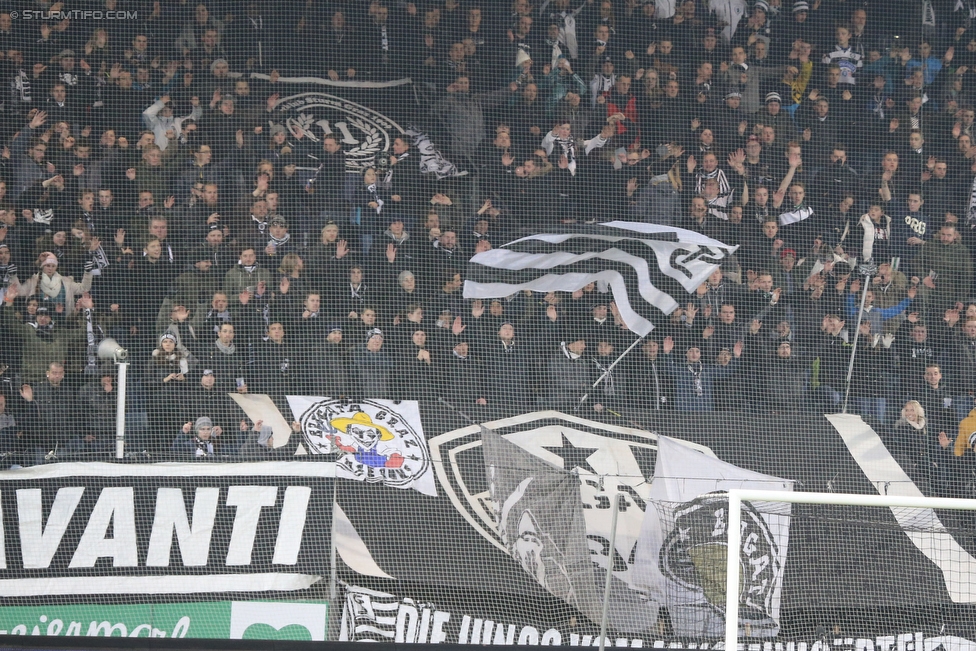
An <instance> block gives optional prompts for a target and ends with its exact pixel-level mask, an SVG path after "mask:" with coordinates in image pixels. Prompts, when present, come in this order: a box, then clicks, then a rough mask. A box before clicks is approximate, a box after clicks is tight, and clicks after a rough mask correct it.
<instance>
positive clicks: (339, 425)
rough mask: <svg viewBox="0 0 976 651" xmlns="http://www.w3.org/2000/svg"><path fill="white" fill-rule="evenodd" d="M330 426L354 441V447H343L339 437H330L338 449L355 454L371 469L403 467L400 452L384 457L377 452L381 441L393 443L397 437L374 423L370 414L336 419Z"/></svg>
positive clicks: (357, 414) (362, 413)
mask: <svg viewBox="0 0 976 651" xmlns="http://www.w3.org/2000/svg"><path fill="white" fill-rule="evenodd" d="M329 424H330V425H331V426H332V427H334V428H335V429H337V430H338V431H340V432H342V433H343V434H346V435H348V436H349V438H351V439H352V440H353V441H354V445H343V444H342V443H341V442H340V441H339V437H338V436H337V435H335V436H331V437H330V438H331V439H332V442H333V443H335V445H336V447H338V448H339V449H340V450H342V451H343V452H349V453H351V454H353V455H354V456H355V458H356V461H358V462H359V463H362V464H364V465H367V466H370V467H371V468H399V467H401V466H402V465H403V455H402V454H400V453H399V452H393V453H391V454H389V455H384V454H381V453H380V452H379V451H377V450H376V445H377V444H378V443H379V442H380V441H392V440H393V439H394V438H395V437H394V436H393V432H391V431H390V430H388V429H387V428H385V427H383V426H382V425H377V424H376V423H374V422H373V419H372V418H370V416H369V414H367V413H365V412H362V411H360V412H356V414H355V415H353V417H352V418H336V419H334V420H332V421H330V422H329Z"/></svg>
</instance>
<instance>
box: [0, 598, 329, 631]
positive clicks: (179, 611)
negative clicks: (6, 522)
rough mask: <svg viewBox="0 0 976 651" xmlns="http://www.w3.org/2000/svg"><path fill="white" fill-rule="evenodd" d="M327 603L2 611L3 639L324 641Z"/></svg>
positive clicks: (0, 627)
mask: <svg viewBox="0 0 976 651" xmlns="http://www.w3.org/2000/svg"><path fill="white" fill-rule="evenodd" d="M327 622H328V602H325V601H287V602H286V601H205V602H189V603H179V604H175V603H169V604H131V605H64V606H16V607H6V608H3V607H0V635H62V636H69V635H70V636H86V637H177V638H183V637H185V638H209V639H222V640H312V641H324V640H325V639H326V627H327Z"/></svg>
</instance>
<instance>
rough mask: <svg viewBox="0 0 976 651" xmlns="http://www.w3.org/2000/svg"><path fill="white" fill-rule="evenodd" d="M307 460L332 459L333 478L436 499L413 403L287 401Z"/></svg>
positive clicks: (310, 398)
mask: <svg viewBox="0 0 976 651" xmlns="http://www.w3.org/2000/svg"><path fill="white" fill-rule="evenodd" d="M288 405H289V407H291V411H292V413H293V414H294V416H295V420H296V421H298V423H300V424H301V426H302V437H303V441H302V442H303V444H304V447H305V450H306V451H307V452H308V454H323V455H329V456H332V457H335V462H336V476H337V477H342V478H345V479H353V480H356V481H362V482H366V483H368V484H382V485H384V486H389V487H391V488H409V489H413V490H416V491H418V492H421V493H423V494H425V495H431V496H436V495H437V489H436V487H435V486H434V473H433V470H432V469H431V463H430V453H429V452H428V451H427V441H426V439H425V437H424V428H423V425H422V423H421V421H420V408H419V406H418V404H417V402H416V401H410V400H407V401H403V402H396V403H395V402H391V401H389V400H359V401H354V402H351V401H348V400H340V399H336V398H322V397H315V396H288Z"/></svg>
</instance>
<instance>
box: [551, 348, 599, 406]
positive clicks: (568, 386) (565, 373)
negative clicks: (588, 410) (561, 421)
mask: <svg viewBox="0 0 976 651" xmlns="http://www.w3.org/2000/svg"><path fill="white" fill-rule="evenodd" d="M585 353H586V338H585V337H583V336H582V334H581V333H579V331H578V330H572V329H570V330H569V333H568V336H566V337H565V340H564V341H562V342H560V343H559V344H558V349H557V350H556V352H554V353H553V354H552V355H551V356H550V357H549V359H548V361H547V362H546V375H545V378H546V381H545V395H546V396H548V399H547V401H546V404H547V405H550V406H551V407H552V408H554V409H560V410H562V411H566V412H573V411H574V410H576V409H577V408H578V407H580V405H581V404H583V398H584V396H587V395H588V394H589V393H590V391H591V389H592V388H593V383H594V382H595V381H596V379H597V375H596V367H595V366H594V365H593V363H592V362H591V361H590V360H588V359H586V357H585V356H584V355H585ZM595 395H596V394H595V393H594V398H595ZM594 402H595V401H594ZM591 404H592V403H591Z"/></svg>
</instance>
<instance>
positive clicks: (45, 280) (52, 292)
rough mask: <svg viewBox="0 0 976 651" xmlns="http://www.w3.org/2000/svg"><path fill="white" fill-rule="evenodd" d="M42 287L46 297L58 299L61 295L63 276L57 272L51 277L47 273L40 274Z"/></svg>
mask: <svg viewBox="0 0 976 651" xmlns="http://www.w3.org/2000/svg"><path fill="white" fill-rule="evenodd" d="M40 285H41V291H42V292H44V295H45V296H47V297H49V298H57V296H58V294H60V293H61V285H62V284H61V274H59V273H58V272H56V271H55V272H54V275H53V276H50V277H48V275H47V274H45V273H42V274H40Z"/></svg>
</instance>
